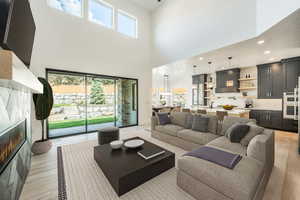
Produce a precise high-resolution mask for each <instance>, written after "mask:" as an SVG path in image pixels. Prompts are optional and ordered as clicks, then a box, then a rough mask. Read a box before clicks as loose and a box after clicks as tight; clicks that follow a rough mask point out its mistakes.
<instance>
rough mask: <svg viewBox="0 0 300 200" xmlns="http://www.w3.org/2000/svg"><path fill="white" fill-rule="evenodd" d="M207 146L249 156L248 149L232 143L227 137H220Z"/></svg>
mask: <svg viewBox="0 0 300 200" xmlns="http://www.w3.org/2000/svg"><path fill="white" fill-rule="evenodd" d="M207 146H211V147H215V148H219V149H221V150H225V151H229V152H232V153H237V154H240V155H246V154H247V147H245V146H243V145H241V144H240V143H232V142H230V140H228V138H226V137H225V136H222V137H219V138H217V139H215V140H213V141H211V142H209V143H208V144H207Z"/></svg>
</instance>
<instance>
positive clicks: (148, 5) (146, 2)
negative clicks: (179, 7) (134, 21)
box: [130, 0, 163, 11]
mask: <svg viewBox="0 0 300 200" xmlns="http://www.w3.org/2000/svg"><path fill="white" fill-rule="evenodd" d="M130 1H132V2H134V3H135V4H137V5H139V6H141V7H143V8H145V9H147V10H149V11H153V10H155V9H156V8H158V7H159V6H160V5H161V4H162V2H163V0H161V2H158V1H157V0H130Z"/></svg>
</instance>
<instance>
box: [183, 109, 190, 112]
mask: <svg viewBox="0 0 300 200" xmlns="http://www.w3.org/2000/svg"><path fill="white" fill-rule="evenodd" d="M182 112H191V109H189V108H182Z"/></svg>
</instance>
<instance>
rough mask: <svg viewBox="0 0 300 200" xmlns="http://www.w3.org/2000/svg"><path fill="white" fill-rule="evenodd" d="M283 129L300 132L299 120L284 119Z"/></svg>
mask: <svg viewBox="0 0 300 200" xmlns="http://www.w3.org/2000/svg"><path fill="white" fill-rule="evenodd" d="M283 130H285V131H292V132H298V121H297V120H292V119H284V120H283Z"/></svg>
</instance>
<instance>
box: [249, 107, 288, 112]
mask: <svg viewBox="0 0 300 200" xmlns="http://www.w3.org/2000/svg"><path fill="white" fill-rule="evenodd" d="M243 109H245V110H269V111H282V108H261V107H253V108H243Z"/></svg>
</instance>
